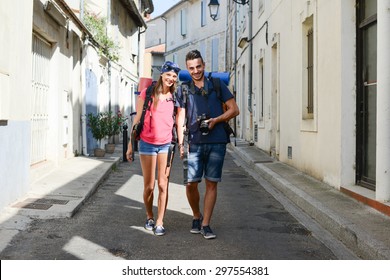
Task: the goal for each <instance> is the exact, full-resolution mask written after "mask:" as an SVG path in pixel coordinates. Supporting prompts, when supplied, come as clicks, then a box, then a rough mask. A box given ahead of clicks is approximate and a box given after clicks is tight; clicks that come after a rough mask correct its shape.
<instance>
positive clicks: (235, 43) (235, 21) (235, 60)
mask: <svg viewBox="0 0 390 280" xmlns="http://www.w3.org/2000/svg"><path fill="white" fill-rule="evenodd" d="M233 94H234V98H236V96H237V3H235V4H234V89H233ZM236 102H237V100H236ZM234 132H235V133H236V137H234V146H237V140H236V139H237V117H234ZM241 138H242V135H241Z"/></svg>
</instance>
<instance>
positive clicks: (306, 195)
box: [0, 140, 390, 260]
mask: <svg viewBox="0 0 390 280" xmlns="http://www.w3.org/2000/svg"><path fill="white" fill-rule="evenodd" d="M232 144H233V143H232ZM228 151H229V152H230V153H232V154H233V155H234V157H235V158H236V159H237V161H238V162H239V164H240V165H243V166H245V167H247V169H246V170H248V173H249V174H251V175H252V176H254V177H255V178H258V180H263V181H264V180H266V181H268V182H269V183H270V185H272V186H273V189H274V190H273V192H275V191H276V192H278V193H279V194H282V195H283V196H285V197H287V198H288V199H289V200H291V201H292V202H294V203H295V204H296V205H297V206H298V207H300V208H301V209H303V210H304V211H305V212H306V213H307V214H308V215H310V216H311V217H312V219H313V220H315V221H316V222H317V223H319V224H320V225H321V226H322V227H323V228H325V229H326V230H328V231H329V232H331V233H332V234H333V235H334V236H335V237H337V238H338V239H339V240H340V241H342V242H343V243H344V244H345V245H346V246H347V247H348V248H350V249H351V250H352V251H353V252H354V253H355V254H357V255H358V256H359V257H360V258H362V259H376V260H379V259H385V260H390V234H389V233H390V217H389V216H387V215H384V214H382V213H380V212H378V211H376V210H375V209H373V208H371V207H369V206H367V205H365V204H363V203H361V202H359V201H357V200H355V199H353V198H351V197H350V196H347V195H345V194H344V193H342V192H340V191H338V190H336V189H334V188H332V187H330V186H328V185H326V184H324V183H322V182H320V181H318V180H315V179H313V178H311V177H309V176H307V175H306V174H304V173H302V172H300V171H298V170H296V169H294V168H292V167H290V166H288V165H286V164H284V163H281V162H278V161H275V160H274V159H272V158H271V157H269V156H268V155H267V154H266V153H265V152H263V151H261V150H260V149H258V148H256V147H255V146H250V145H248V143H247V142H245V141H243V140H237V142H236V145H229V149H228ZM121 157H122V145H121V144H118V145H117V146H116V149H115V152H114V154H111V155H110V154H106V156H105V158H93V157H75V158H72V159H69V160H67V161H66V162H64V164H62V165H61V166H60V168H58V169H57V170H55V171H53V172H52V173H50V174H48V175H47V176H46V177H43V178H42V179H41V180H39V181H37V182H35V183H34V184H33V185H32V186H31V191H30V192H29V193H28V194H27V195H26V196H24V197H23V198H21V199H20V200H18V201H17V202H15V203H13V204H12V205H10V206H9V207H6V208H5V209H3V210H2V212H1V213H0V251H2V250H3V249H4V248H5V247H6V246H7V244H8V243H9V241H10V240H11V239H12V237H13V236H14V235H16V234H17V233H18V232H19V231H20V230H24V229H26V228H27V226H28V224H29V222H31V221H32V219H34V218H39V219H47V218H64V217H72V216H73V215H74V214H75V213H76V211H77V210H78V209H79V208H80V207H81V206H82V205H83V203H84V202H85V201H86V199H88V198H89V197H90V196H91V195H92V194H93V193H94V191H95V190H96V189H97V188H98V186H99V184H100V183H101V182H102V181H103V180H104V179H105V177H106V176H107V175H108V174H109V172H110V171H111V170H113V169H115V168H116V166H117V164H118V162H119V161H120V160H121Z"/></svg>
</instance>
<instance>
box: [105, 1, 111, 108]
mask: <svg viewBox="0 0 390 280" xmlns="http://www.w3.org/2000/svg"><path fill="white" fill-rule="evenodd" d="M108 26H111V0H107V26H106V35H108V34H107V33H108V32H107V29H108ZM107 66H108V69H107V72H108V111H109V112H111V61H110V60H108V64H107Z"/></svg>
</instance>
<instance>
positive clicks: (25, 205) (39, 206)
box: [13, 202, 53, 210]
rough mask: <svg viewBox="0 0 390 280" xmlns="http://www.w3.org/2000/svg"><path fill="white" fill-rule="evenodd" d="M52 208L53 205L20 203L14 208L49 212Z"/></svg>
mask: <svg viewBox="0 0 390 280" xmlns="http://www.w3.org/2000/svg"><path fill="white" fill-rule="evenodd" d="M52 206H53V204H44V203H34V202H33V203H25V202H19V203H17V204H15V205H14V206H13V207H15V208H27V209H36V210H47V209H49V208H50V207H52Z"/></svg>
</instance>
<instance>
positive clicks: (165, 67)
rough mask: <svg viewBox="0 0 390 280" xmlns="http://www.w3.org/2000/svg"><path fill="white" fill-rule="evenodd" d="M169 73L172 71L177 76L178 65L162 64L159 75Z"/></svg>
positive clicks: (171, 63) (169, 62)
mask: <svg viewBox="0 0 390 280" xmlns="http://www.w3.org/2000/svg"><path fill="white" fill-rule="evenodd" d="M169 71H173V72H175V73H176V74H179V72H180V68H179V65H177V64H176V63H173V62H171V61H166V62H164V64H163V66H162V67H161V73H165V72H169Z"/></svg>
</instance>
